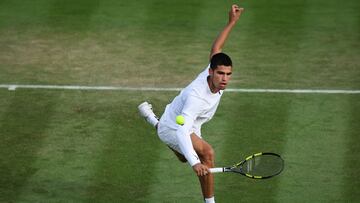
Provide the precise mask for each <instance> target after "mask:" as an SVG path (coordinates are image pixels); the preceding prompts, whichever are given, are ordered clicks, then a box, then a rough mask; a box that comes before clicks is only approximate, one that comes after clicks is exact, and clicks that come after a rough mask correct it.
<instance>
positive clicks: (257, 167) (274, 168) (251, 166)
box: [242, 155, 283, 177]
mask: <svg viewBox="0 0 360 203" xmlns="http://www.w3.org/2000/svg"><path fill="white" fill-rule="evenodd" d="M282 170H283V160H282V159H281V157H279V156H274V155H261V156H255V157H252V158H251V159H248V160H247V161H245V162H244V163H243V165H242V171H243V172H244V173H245V174H249V175H251V176H261V177H269V176H273V175H276V174H278V173H280V172H281V171H282Z"/></svg>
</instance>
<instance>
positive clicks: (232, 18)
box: [138, 5, 244, 203]
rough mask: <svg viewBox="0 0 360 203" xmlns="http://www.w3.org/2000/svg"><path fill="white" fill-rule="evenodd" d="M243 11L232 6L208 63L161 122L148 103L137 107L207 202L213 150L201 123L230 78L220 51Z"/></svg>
mask: <svg viewBox="0 0 360 203" xmlns="http://www.w3.org/2000/svg"><path fill="white" fill-rule="evenodd" d="M243 11H244V9H243V8H240V7H239V6H237V5H232V6H231V9H230V11H229V20H228V23H227V25H226V26H225V28H224V29H223V30H222V31H221V32H220V34H219V36H218V37H217V38H216V40H215V41H214V43H213V46H212V48H211V52H210V64H209V65H208V66H207V67H206V68H205V70H204V71H203V72H202V73H200V74H199V75H198V76H197V78H196V79H195V80H194V81H192V82H191V83H190V84H189V85H188V86H187V87H186V88H184V89H183V90H182V91H181V92H180V94H179V95H178V96H176V97H175V98H174V100H173V101H172V102H171V103H170V104H168V105H167V106H166V109H165V112H164V114H163V115H162V116H161V119H160V121H159V120H158V118H157V116H156V115H155V114H154V113H153V111H152V106H151V104H149V103H147V102H143V103H142V104H140V105H139V106H138V109H139V111H140V114H141V115H142V116H143V117H144V118H145V119H146V120H147V121H148V122H149V123H150V124H151V125H153V126H154V127H155V128H157V133H158V136H159V137H160V139H161V140H162V141H163V142H164V143H165V144H166V145H167V146H169V148H170V149H171V150H172V151H173V152H174V153H175V155H176V156H177V157H178V158H179V160H180V161H182V162H188V163H189V164H190V166H191V167H192V168H193V170H194V172H195V173H196V174H197V176H198V177H199V180H200V184H201V189H202V193H203V196H204V199H205V202H206V203H208V202H212V203H213V202H215V198H214V177H213V175H212V174H211V173H209V168H211V167H214V150H213V148H212V147H211V145H210V144H209V143H207V142H206V141H205V140H204V139H203V138H202V136H201V126H202V124H204V123H205V122H207V121H209V120H210V119H211V118H212V117H213V115H214V114H215V112H216V109H217V107H218V105H219V102H220V99H221V96H222V95H223V90H224V89H225V88H226V86H227V85H228V83H229V81H230V78H231V74H232V61H231V59H230V57H229V56H228V55H226V54H224V53H222V48H223V45H224V44H225V41H226V39H227V38H228V35H229V33H230V32H231V30H232V29H233V27H234V26H235V24H236V22H237V21H238V20H239V18H240V15H241V13H242V12H243ZM178 115H182V116H183V117H184V118H185V122H184V124H183V125H179V124H176V122H175V118H176V116H178Z"/></svg>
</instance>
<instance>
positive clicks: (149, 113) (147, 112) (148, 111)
mask: <svg viewBox="0 0 360 203" xmlns="http://www.w3.org/2000/svg"><path fill="white" fill-rule="evenodd" d="M138 109H139V112H140V115H141V116H142V117H144V118H145V120H146V121H147V122H148V123H150V124H151V125H152V126H154V127H156V125H157V123H158V122H159V118H158V117H157V116H156V115H155V113H154V112H153V110H152V105H151V104H149V103H148V102H146V101H145V102H143V103H141V104H140V105H139V106H138Z"/></svg>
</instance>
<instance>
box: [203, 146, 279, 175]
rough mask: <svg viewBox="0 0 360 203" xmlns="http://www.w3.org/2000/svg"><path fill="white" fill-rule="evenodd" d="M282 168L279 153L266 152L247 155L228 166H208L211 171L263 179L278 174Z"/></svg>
mask: <svg viewBox="0 0 360 203" xmlns="http://www.w3.org/2000/svg"><path fill="white" fill-rule="evenodd" d="M283 169H284V160H283V159H282V158H281V156H280V155H278V154H275V153H271V152H266V153H262V152H260V153H256V154H253V155H251V156H248V157H247V158H246V159H245V160H244V161H242V162H240V163H237V164H235V165H233V166H230V167H223V168H210V172H211V173H223V172H234V173H240V174H241V175H244V176H246V177H248V178H254V179H265V178H271V177H274V176H276V175H279V174H280V173H281V172H282V171H283Z"/></svg>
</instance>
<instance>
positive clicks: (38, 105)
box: [0, 91, 56, 202]
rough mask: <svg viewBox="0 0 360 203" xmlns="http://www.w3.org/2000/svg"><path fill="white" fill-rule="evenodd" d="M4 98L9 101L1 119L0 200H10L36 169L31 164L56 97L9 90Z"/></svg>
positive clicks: (40, 143) (13, 198) (35, 156)
mask: <svg viewBox="0 0 360 203" xmlns="http://www.w3.org/2000/svg"><path fill="white" fill-rule="evenodd" d="M10 94H12V95H10ZM6 98H9V99H10V100H11V102H10V105H9V106H8V107H7V109H6V111H5V114H3V115H2V119H1V123H0V139H1V142H0V174H1V176H0V201H5V202H11V201H14V200H15V199H16V197H17V196H18V194H19V193H20V192H21V188H22V186H23V185H24V184H26V182H27V180H28V179H29V178H30V177H31V176H32V175H33V174H34V173H36V171H37V168H34V167H33V166H32V164H33V162H34V161H35V160H36V158H37V152H38V150H39V149H40V148H41V145H42V141H43V139H44V138H45V137H46V134H45V132H46V129H47V128H48V122H49V120H50V119H49V118H50V117H51V116H52V114H53V109H54V106H55V104H56V98H52V97H49V96H47V95H46V94H37V93H36V92H32V91H16V92H9V96H7V97H6Z"/></svg>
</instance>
